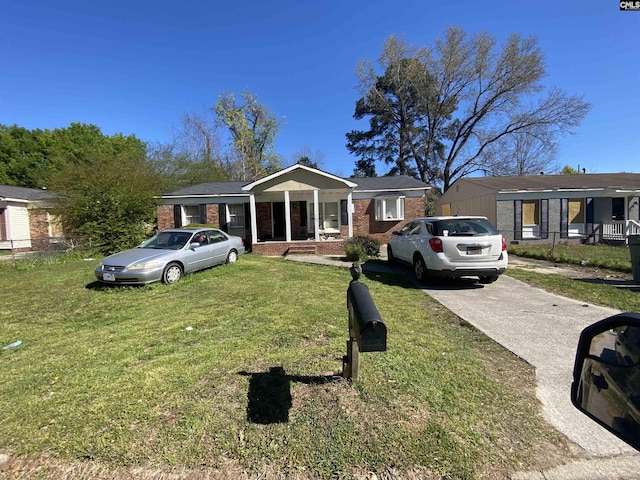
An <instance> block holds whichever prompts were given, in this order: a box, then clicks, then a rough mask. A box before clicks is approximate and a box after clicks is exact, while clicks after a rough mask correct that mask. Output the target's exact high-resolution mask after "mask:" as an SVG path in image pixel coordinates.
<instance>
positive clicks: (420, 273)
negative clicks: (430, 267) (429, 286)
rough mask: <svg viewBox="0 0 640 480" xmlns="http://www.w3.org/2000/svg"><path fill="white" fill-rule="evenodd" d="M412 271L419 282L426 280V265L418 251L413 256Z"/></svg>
mask: <svg viewBox="0 0 640 480" xmlns="http://www.w3.org/2000/svg"><path fill="white" fill-rule="evenodd" d="M413 273H414V274H415V276H416V279H417V280H418V281H419V282H423V283H424V282H425V281H426V280H427V265H426V264H425V263H424V258H422V255H420V254H419V253H418V254H416V255H415V257H414V258H413Z"/></svg>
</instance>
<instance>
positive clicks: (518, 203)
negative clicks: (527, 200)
mask: <svg viewBox="0 0 640 480" xmlns="http://www.w3.org/2000/svg"><path fill="white" fill-rule="evenodd" d="M513 238H514V239H515V240H522V200H514V201H513Z"/></svg>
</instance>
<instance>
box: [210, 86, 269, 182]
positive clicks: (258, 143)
mask: <svg viewBox="0 0 640 480" xmlns="http://www.w3.org/2000/svg"><path fill="white" fill-rule="evenodd" d="M213 110H214V111H215V113H216V116H217V121H218V124H219V125H223V126H225V127H227V129H228V131H229V133H230V135H231V145H230V146H231V149H232V152H233V155H234V161H233V164H234V167H235V168H234V171H233V176H234V178H236V179H238V180H247V181H251V180H255V179H257V178H260V177H261V176H263V175H264V174H266V173H272V172H274V171H276V170H277V169H279V168H280V157H279V156H278V155H277V154H276V153H275V151H274V147H275V138H276V137H277V135H278V131H279V129H280V124H281V121H280V120H278V119H276V117H275V116H274V115H273V114H272V113H271V112H270V111H269V109H268V108H267V107H266V106H264V105H262V104H260V103H258V97H257V96H256V95H254V94H252V93H249V92H247V91H245V92H244V93H243V94H242V102H241V103H237V102H236V97H235V95H234V94H233V93H224V94H222V95H220V97H219V99H218V103H217V104H216V106H215V107H214V108H213Z"/></svg>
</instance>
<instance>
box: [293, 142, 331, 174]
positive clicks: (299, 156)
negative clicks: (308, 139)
mask: <svg viewBox="0 0 640 480" xmlns="http://www.w3.org/2000/svg"><path fill="white" fill-rule="evenodd" d="M323 162H324V153H322V151H321V150H318V149H316V150H313V149H312V148H311V147H310V146H309V145H303V146H302V147H300V148H299V149H297V150H296V151H295V152H293V154H292V155H291V165H295V164H296V163H299V164H301V165H305V166H307V167H311V168H321V167H322V163H323Z"/></svg>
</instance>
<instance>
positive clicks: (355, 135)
mask: <svg viewBox="0 0 640 480" xmlns="http://www.w3.org/2000/svg"><path fill="white" fill-rule="evenodd" d="M379 63H380V65H381V67H382V69H383V70H384V74H383V75H382V76H378V75H377V73H376V70H375V68H374V66H373V64H372V63H371V62H363V63H361V64H360V65H359V66H358V69H357V75H358V82H359V86H360V88H361V92H362V94H363V97H362V98H361V99H360V100H358V103H357V104H356V114H355V115H354V117H355V118H363V117H364V116H370V117H371V119H370V127H371V128H370V130H369V131H365V132H362V131H356V132H351V133H349V134H347V139H348V144H347V148H349V150H350V151H351V152H352V153H354V154H356V155H357V156H358V157H359V160H358V162H359V164H360V163H362V162H363V161H365V162H369V163H370V164H371V163H373V162H375V161H378V160H384V161H386V162H387V163H391V162H395V165H394V168H393V169H392V173H393V172H402V171H405V172H412V170H413V174H414V175H415V176H416V177H418V178H420V179H422V180H423V181H427V182H436V183H439V184H441V185H442V187H443V191H446V190H447V189H448V188H449V186H450V185H451V184H452V183H453V182H454V181H455V180H456V179H457V178H459V177H462V176H465V175H468V174H470V173H474V172H492V173H494V172H497V171H499V170H500V169H501V168H499V164H500V163H504V162H507V163H509V162H510V160H509V158H510V157H509V156H508V155H502V154H501V155H498V153H499V152H501V150H500V149H499V148H498V146H499V145H500V144H501V143H502V146H511V147H513V146H515V145H516V143H517V142H516V141H515V140H514V139H513V138H511V139H510V137H513V136H517V135H525V137H523V138H526V136H529V137H530V138H544V139H545V142H546V144H547V145H553V144H555V143H556V139H557V138H558V137H559V136H562V135H566V134H571V133H573V129H574V128H575V127H577V126H578V125H579V124H580V122H581V121H582V119H583V118H584V117H585V115H586V114H587V113H588V111H589V108H590V105H589V104H588V103H586V102H585V101H584V100H583V99H582V97H578V96H570V95H568V94H566V93H564V92H563V91H561V90H560V89H555V88H554V89H550V90H549V91H548V92H546V93H545V91H544V87H543V84H542V82H541V81H542V79H543V78H544V75H545V69H544V62H543V56H542V53H541V52H540V49H539V48H538V46H537V41H536V39H535V38H522V37H520V35H517V34H512V35H511V36H510V37H509V38H508V40H507V42H506V43H505V44H504V45H502V46H501V47H499V46H498V45H497V41H496V39H495V38H494V37H492V36H490V35H488V34H485V33H481V34H478V35H474V36H472V37H467V35H466V33H465V32H464V31H463V30H462V29H460V28H450V29H449V30H447V32H446V35H445V37H444V39H438V40H437V41H436V44H435V47H434V48H429V47H421V48H416V47H413V46H409V45H407V44H406V43H405V42H404V41H403V40H398V39H396V38H395V37H393V36H392V37H389V39H387V42H386V43H385V47H384V50H383V53H382V55H381V56H380V59H379ZM403 65H404V66H405V68H402V67H403ZM407 65H408V66H409V67H410V68H407ZM385 77H387V78H391V79H393V82H395V83H394V84H393V88H384V87H385V86H387V85H388V81H385V80H384V79H385ZM407 113H409V114H410V115H407ZM403 121H404V122H405V123H404V124H402V122H403ZM389 124H390V125H395V127H396V128H395V131H394V130H393V129H389V128H387V129H383V128H381V126H382V127H384V126H387V125H389ZM403 136H404V137H403ZM393 142H395V146H396V149H397V151H396V152H395V158H393V157H390V156H389V154H390V153H391V154H393V153H394V152H393V150H392V149H389V148H386V149H381V148H380V147H381V146H383V147H384V146H388V145H390V144H392V143H393ZM505 169H508V168H507V167H505Z"/></svg>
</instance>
